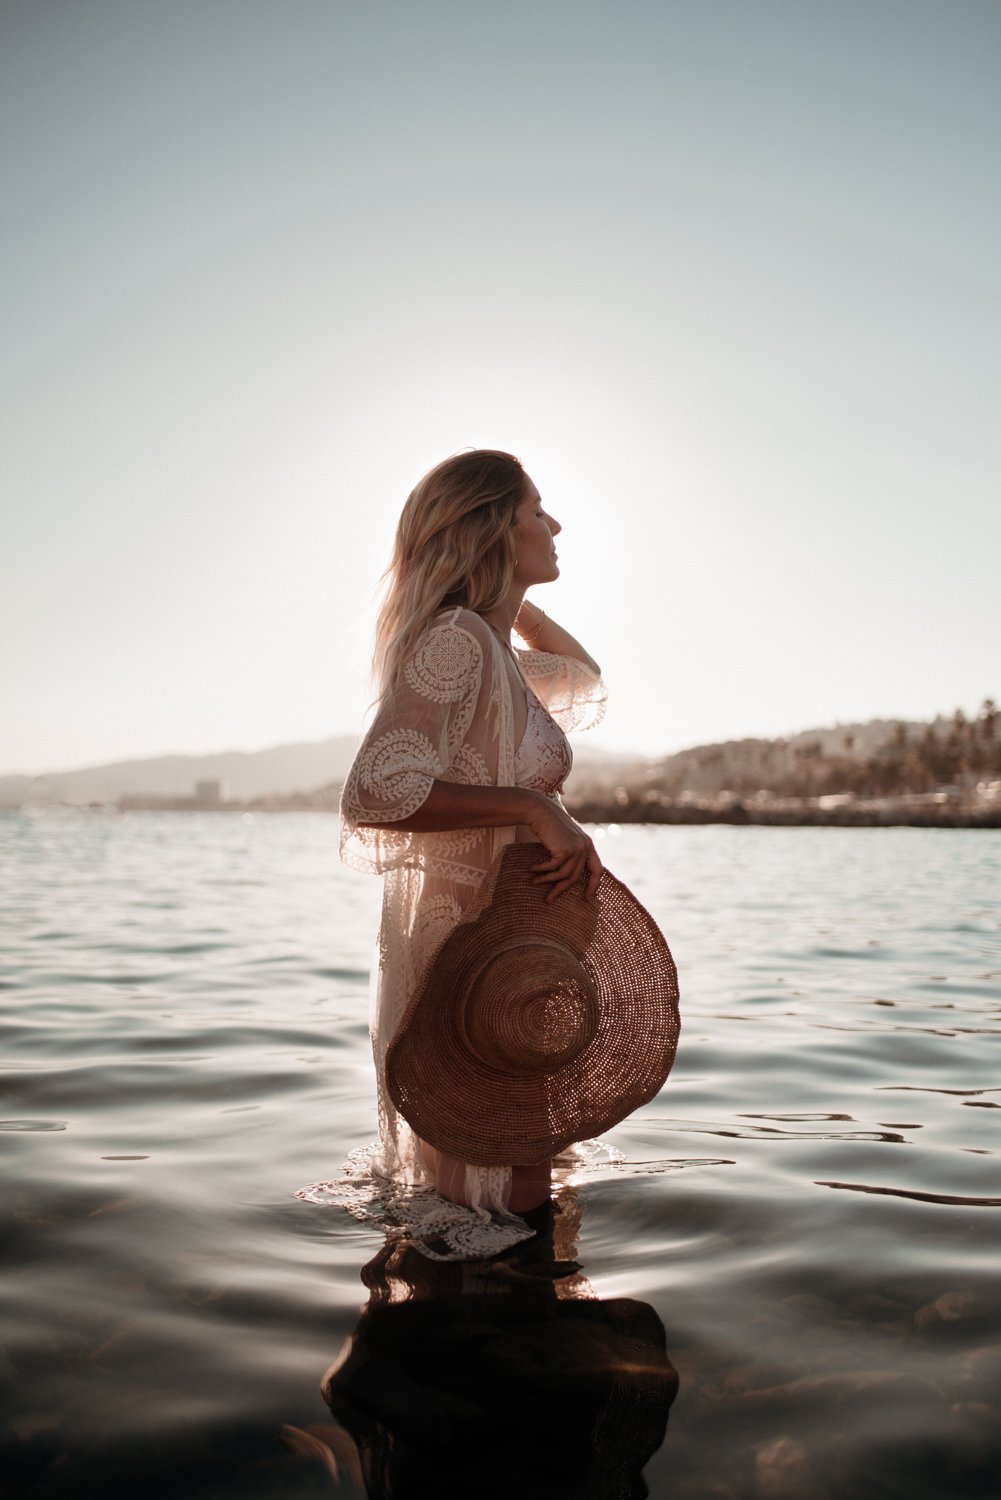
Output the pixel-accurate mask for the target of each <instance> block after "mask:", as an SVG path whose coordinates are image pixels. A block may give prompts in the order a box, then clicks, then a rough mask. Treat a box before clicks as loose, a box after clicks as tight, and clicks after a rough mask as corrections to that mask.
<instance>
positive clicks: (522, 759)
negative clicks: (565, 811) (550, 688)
mask: <svg viewBox="0 0 1001 1500" xmlns="http://www.w3.org/2000/svg"><path fill="white" fill-rule="evenodd" d="M526 697H527V700H528V717H527V719H526V720H525V733H524V734H523V735H522V737H521V744H520V745H519V746H518V748H517V750H516V751H515V756H514V780H515V785H516V786H525V787H530V788H531V790H532V791H534V792H544V793H545V794H546V796H547V797H555V796H556V795H557V794H558V793H559V792H561V791H562V789H563V783H564V781H566V779H567V777H568V776H569V774H570V769H571V767H572V765H573V752H572V751H571V749H570V744H569V741H568V740H567V737H566V735H565V734H564V733H563V731H562V729H561V728H560V726H559V725H558V724H557V723H556V721H555V719H552V718H550V716H549V714H548V713H547V712H546V710H545V709H544V708H543V706H542V704H541V703H540V702H539V700H538V698H536V696H535V694H534V693H532V692H531V691H530V692H528V693H527V694H526Z"/></svg>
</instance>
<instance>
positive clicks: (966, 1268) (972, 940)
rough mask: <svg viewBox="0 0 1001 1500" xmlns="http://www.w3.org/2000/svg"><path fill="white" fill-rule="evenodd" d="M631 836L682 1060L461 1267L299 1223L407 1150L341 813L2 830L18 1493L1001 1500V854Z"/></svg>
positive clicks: (1, 1027)
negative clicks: (396, 1121) (400, 1139)
mask: <svg viewBox="0 0 1001 1500" xmlns="http://www.w3.org/2000/svg"><path fill="white" fill-rule="evenodd" d="M597 832H598V834H599V847H600V849H601V851H602V854H603V857H604V859H605V861H606V863H607V864H608V866H609V867H610V868H611V869H612V870H613V871H614V872H615V873H616V874H617V875H618V876H619V878H620V879H622V880H624V881H625V882H626V883H627V884H628V885H630V886H631V887H632V889H633V891H634V892H635V893H636V895H637V896H638V897H639V899H640V900H641V901H642V902H643V903H644V904H645V905H646V906H647V907H648V909H649V910H650V911H651V912H652V914H653V915H654V916H655V918H656V919H657V921H658V922H659V923H660V925H661V927H662V928H663V930H664V932H665V934H666V936H667V938H668V941H669V942H670V944H671V948H672V951H673V953H674V956H675V959H676V961H677V964H678V969H679V975H680V984H681V995H682V1016H683V1021H682V1034H681V1042H680V1046H679V1051H678V1056H677V1061H676V1063H675V1066H674V1070H673V1073H672V1075H671V1077H670V1079H669V1080H668V1083H667V1084H666V1086H665V1088H664V1089H663V1091H662V1093H661V1094H660V1095H659V1097H658V1098H656V1099H655V1100H654V1101H653V1102H652V1103H650V1104H649V1105H647V1106H646V1107H645V1108H643V1109H642V1110H640V1111H639V1112H638V1113H637V1114H636V1115H635V1116H633V1117H632V1118H631V1119H630V1120H629V1121H627V1122H626V1123H625V1124H623V1125H621V1126H619V1127H618V1128H616V1129H615V1130H613V1131H612V1132H610V1136H609V1141H610V1145H611V1146H612V1147H614V1148H616V1150H609V1151H607V1152H605V1153H604V1155H603V1156H601V1157H600V1158H599V1159H598V1160H597V1162H596V1163H595V1164H594V1165H593V1166H592V1167H591V1168H590V1169H589V1170H587V1171H584V1172H582V1173H579V1174H578V1176H577V1178H576V1179H574V1180H571V1181H568V1182H567V1181H565V1182H563V1183H562V1184H561V1186H560V1189H559V1213H558V1215H557V1216H556V1219H555V1229H553V1228H552V1226H551V1227H550V1232H549V1233H548V1235H547V1234H541V1235H540V1236H539V1241H538V1246H537V1248H536V1251H535V1252H534V1254H532V1255H528V1256H527V1257H522V1258H521V1259H520V1260H519V1259H518V1258H517V1257H515V1258H514V1259H512V1260H511V1261H502V1262H500V1263H498V1264H496V1265H490V1264H487V1265H481V1266H479V1267H471V1268H466V1269H465V1270H462V1268H460V1271H459V1272H457V1271H456V1269H455V1268H454V1267H452V1268H450V1269H446V1270H444V1271H442V1272H441V1273H440V1277H439V1279H438V1280H436V1277H437V1276H438V1275H439V1273H437V1272H435V1271H434V1269H433V1267H431V1263H428V1262H425V1263H424V1265H423V1266H419V1265H417V1266H415V1264H414V1255H413V1252H410V1253H409V1255H408V1254H407V1252H405V1251H404V1250H402V1249H401V1247H400V1246H399V1245H394V1243H393V1242H388V1243H387V1242H386V1240H385V1237H384V1236H383V1234H382V1233H380V1232H379V1231H377V1230H376V1229H375V1228H374V1227H373V1226H372V1225H370V1224H365V1223H359V1222H357V1221H356V1220H354V1219H352V1218H351V1217H349V1216H348V1214H347V1213H345V1212H344V1210H343V1209H340V1208H334V1207H320V1206H317V1205H315V1204H311V1203H306V1202H303V1201H301V1200H299V1199H296V1198H295V1196H294V1194H295V1191H296V1189H298V1188H299V1187H301V1186H303V1185H304V1184H307V1183H310V1182H313V1181H315V1180H317V1179H321V1178H330V1177H334V1176H336V1175H337V1173H338V1171H339V1168H340V1164H341V1162H342V1160H343V1158H344V1157H345V1156H346V1154H347V1152H348V1151H349V1150H351V1149H352V1148H354V1147H356V1146H359V1145H363V1144H364V1143H365V1142H367V1141H369V1140H371V1139H372V1137H373V1134H374V1130H375V1113H374V1098H373V1079H372V1068H371V1061H370V1055H369V1047H368V1016H367V1007H368V994H367V992H368V976H369V968H370V962H371V954H372V945H373V941H374V937H375V930H376V923H377V918H378V903H379V883H378V881H377V880H374V879H372V878H371V877H365V876H361V875H357V874H355V873H353V872H351V871H349V870H347V869H345V868H343V867H342V866H340V865H339V863H338V860H337V854H336V841H337V825H336V820H335V819H333V818H331V817H329V816H327V815H324V814H286V815H276V816H266V815H265V816H262V815H257V816H247V815H240V814H229V813H190V814H189V813H165V814H156V813H135V814H126V815H113V814H103V813H97V812H93V813H85V812H78V813H77V812H71V811H46V812H40V813H34V814H29V813H10V814H5V815H2V816H0V903H2V921H3V943H2V966H0V1007H2V1011H0V1015H2V1019H0V1054H2V1061H3V1072H2V1094H0V1147H2V1152H3V1163H2V1200H0V1224H2V1234H3V1246H2V1270H3V1275H2V1291H0V1296H2V1308H0V1312H2V1319H3V1325H2V1333H0V1395H2V1425H3V1437H2V1440H0V1480H2V1485H0V1488H2V1489H3V1493H4V1494H9V1495H11V1496H15V1497H20V1496H24V1497H25V1500H27V1497H36V1496H63V1495H65V1496H71V1495H73V1496H76V1495H82V1494H88V1495H98V1494H108V1495H111V1494H116V1495H125V1494H127V1495H133V1494H135V1495H141V1496H143V1497H144V1500H145V1497H151V1496H178V1497H180V1496H184V1497H185V1500H188V1497H202V1496H204V1497H209V1496H212V1497H215V1496H237V1495H239V1496H241V1497H256V1496H285V1495H287V1496H296V1497H300V1496H311V1495H317V1496H320V1495H330V1494H336V1495H338V1496H345V1497H350V1496H356V1495H357V1496H361V1495H363V1494H365V1493H366V1491H365V1487H364V1483H365V1480H364V1476H366V1475H367V1483H368V1485H369V1487H370V1490H371V1493H373V1494H375V1493H379V1494H383V1493H384V1494H387V1495H388V1494H399V1495H404V1494H413V1495H420V1494H425V1493H426V1494H435V1493H437V1494H441V1495H444V1496H448V1495H451V1494H453V1493H454V1494H463V1495H467V1496H477V1495H479V1494H488V1493H489V1494H494V1493H501V1492H505V1493H510V1494H511V1495H512V1496H514V1495H515V1494H517V1495H519V1496H520V1497H527V1496H534V1495H538V1496H540V1497H541V1496H553V1497H556V1496H564V1495H566V1496H567V1497H570V1496H575V1497H576V1496H584V1495H591V1494H594V1495H600V1494H608V1495H614V1494H631V1493H635V1494H641V1493H643V1490H642V1483H645V1484H646V1486H647V1487H648V1490H649V1493H650V1494H651V1495H652V1496H654V1497H665V1500H666V1497H668V1496H670V1497H672V1500H744V1497H753V1500H812V1497H817V1500H856V1497H857V1500H872V1497H897V1496H899V1497H901V1500H903V1497H907V1500H923V1497H933V1496H934V1497H936V1500H939V1497H945V1496H948V1497H950V1500H961V1497H962V1500H965V1497H978V1500H983V1497H993V1496H997V1495H1001V1340H999V1332H1001V1288H999V1278H998V1263H999V1254H1001V1171H999V1163H1001V1153H999V1146H1001V1140H999V1133H1001V1048H999V1036H1001V920H999V897H1001V834H998V833H994V832H979V831H948V830H917V829H809V828H802V829H799V828H789V829H763V828H732V827H702V828H656V829H653V828H650V829H647V828H628V829H626V828H623V829H621V830H618V829H615V828H608V829H600V830H597ZM616 1153H621V1156H619V1155H617V1154H616ZM418 1259H420V1258H419V1257H418ZM363 1274H364V1282H363V1280H362V1277H363ZM463 1298H465V1300H464V1301H463V1300H462V1299H463ZM415 1320H417V1321H415ZM420 1320H422V1321H420ZM457 1320H458V1321H457ZM339 1356H340V1357H341V1360H342V1363H341V1365H340V1369H339V1373H338V1374H336V1375H335V1376H334V1377H332V1378H331V1380H329V1381H328V1382H327V1385H326V1386H325V1391H326V1395H327V1398H328V1399H327V1400H326V1401H325V1400H324V1396H323V1394H321V1390H320V1385H321V1380H322V1379H323V1377H324V1373H325V1372H326V1371H327V1370H328V1367H329V1366H331V1364H332V1363H333V1362H335V1361H336V1360H337V1359H338V1357H339ZM603 1360H604V1361H606V1363H607V1369H603V1367H602V1361H603ZM609 1371H610V1372H611V1373H610V1374H609V1373H608V1372H609ZM526 1391H528V1392H530V1394H531V1403H530V1409H529V1408H528V1407H526V1401H525V1392H526ZM519 1399H520V1401H521V1405H520V1406H519V1405H518V1404H517V1403H518V1400H519ZM328 1402H329V1404H328ZM477 1402H478V1403H479V1405H477ZM512 1403H513V1404H512ZM487 1407H489V1414H488V1416H484V1410H485V1409H486V1408H487ZM464 1424H465V1425H464ZM470 1434H472V1437H470ZM589 1445H590V1446H589ZM501 1455H504V1456H503V1458H501ZM574 1455H576V1458H575V1457H574ZM582 1455H583V1456H582ZM464 1464H468V1465H469V1472H468V1473H466V1471H465V1470H464V1469H463V1465H464ZM575 1465H576V1467H575ZM640 1470H642V1475H643V1480H642V1482H641V1481H639V1480H638V1478H637V1476H638V1474H639V1472H640ZM436 1476H437V1479H436ZM464 1476H465V1477H464ZM588 1485H590V1488H588V1487H587V1486H588ZM630 1485H632V1486H633V1488H629V1487H628V1486H630ZM380 1486H381V1488H380ZM408 1486H409V1487H408Z"/></svg>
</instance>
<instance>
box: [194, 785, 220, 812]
mask: <svg viewBox="0 0 1001 1500" xmlns="http://www.w3.org/2000/svg"><path fill="white" fill-rule="evenodd" d="M225 801H226V788H225V786H224V785H223V783H222V782H221V781H196V782H195V806H196V807H222V805H223V803H224V802H225Z"/></svg>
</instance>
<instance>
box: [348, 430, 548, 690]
mask: <svg viewBox="0 0 1001 1500" xmlns="http://www.w3.org/2000/svg"><path fill="white" fill-rule="evenodd" d="M525 486H526V475H525V471H524V469H523V468H522V466H521V461H520V459H517V458H515V457H514V455H513V454H511V453H502V452H501V451H500V450H498V449H495V448H474V449H471V450H470V451H469V452H467V453H457V454H456V455H455V456H454V457H453V458H446V459H445V461H444V463H440V464H438V465H437V466H436V467H435V468H433V469H432V470H431V471H430V472H429V473H427V474H425V475H424V478H423V479H422V480H420V482H419V483H418V484H417V485H415V487H414V488H413V489H412V490H411V492H410V494H409V496H408V497H407V502H406V504H405V505H404V507H403V511H402V514H401V515H400V520H399V524H398V526H397V528H396V541H395V543H394V546H393V555H392V558H391V560H390V564H389V567H388V568H387V569H386V572H385V573H384V575H383V581H384V583H385V585H386V593H385V597H384V599H383V603H382V607H381V609H380V610H379V618H378V621H377V623H376V627H375V661H374V664H373V675H374V678H375V682H376V684H377V687H378V692H379V696H380V698H381V699H382V700H383V701H385V700H386V699H387V698H391V697H392V695H393V693H394V692H395V690H396V688H397V685H398V684H399V681H400V676H401V674H402V671H403V665H404V663H405V661H406V660H407V657H408V656H409V655H410V653H411V652H412V651H413V650H414V648H415V647H416V645H417V643H418V642H419V640H420V639H421V636H422V635H423V634H424V632H425V631H426V630H427V628H428V625H429V624H430V622H431V620H432V618H433V616H434V615H435V613H436V612H437V611H438V610H440V609H444V608H448V607H450V606H453V605H464V606H465V607H466V608H467V609H475V610H478V611H479V612H480V613H481V614H482V613H484V612H486V611H487V610H491V609H494V608H495V607H496V606H497V605H498V604H499V603H500V602H501V600H502V599H503V598H504V596H505V595H506V593H507V591H508V589H509V588H510V587H511V579H512V577H513V575H514V565H515V557H514V538H513V536H512V530H511V528H512V524H513V521H514V513H515V510H516V509H517V506H518V502H519V501H520V500H521V499H522V498H523V497H524V494H525Z"/></svg>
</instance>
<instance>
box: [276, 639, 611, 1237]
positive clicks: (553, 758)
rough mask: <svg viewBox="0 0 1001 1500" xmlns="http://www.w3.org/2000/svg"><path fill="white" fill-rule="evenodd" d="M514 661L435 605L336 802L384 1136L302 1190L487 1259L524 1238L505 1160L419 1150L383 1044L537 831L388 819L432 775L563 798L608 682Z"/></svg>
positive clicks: (411, 805) (544, 656)
mask: <svg viewBox="0 0 1001 1500" xmlns="http://www.w3.org/2000/svg"><path fill="white" fill-rule="evenodd" d="M516 655H517V664H516V661H515V656H514V655H513V654H512V653H511V652H509V651H508V650H507V649H505V647H504V646H503V645H502V644H501V642H500V640H499V639H498V637H497V636H496V635H495V634H494V632H493V631H492V630H491V628H490V627H489V626H488V625H487V624H486V622H485V621H484V620H483V619H482V618H481V617H480V616H479V615H477V614H475V613H474V612H472V611H471V610H467V609H453V610H449V611H447V612H443V613H442V614H440V615H439V616H438V617H437V618H436V619H435V621H434V622H433V624H432V626H431V629H430V630H429V632H428V635H427V636H426V638H425V640H424V641H423V643H422V644H421V645H420V646H419V647H418V649H417V650H416V651H415V653H414V655H413V656H412V657H411V659H410V661H409V662H408V663H407V665H406V668H405V671H404V674H403V682H402V685H401V687H400V688H399V689H398V691H397V693H396V695H395V699H394V701H392V702H391V703H384V704H383V705H382V707H381V708H380V710H379V713H378V714H377V716H376V719H375V722H374V723H373V724H372V727H371V729H370V730H369V731H368V733H367V734H366V736H365V738H364V740H363V742H362V745H361V747H360V749H359V751H358V754H357V756H356V758H355V761H354V764H353V766H352V768H351V771H350V772H349V774H348V778H347V780H346V782H345V785H344V791H343V794H342V798H341V855H342V858H343V859H344V860H345V861H346V862H347V863H348V864H350V865H353V866H354V867H355V868H357V869H360V870H366V871H371V872H374V873H378V874H382V875H383V876H384V877H385V888H384V896H383V908H382V922H381V926H380V930H379V963H378V968H377V971H376V972H375V973H374V975H373V979H374V986H373V997H372V999H373V1004H372V1016H371V1029H372V1046H373V1052H374V1056H375V1066H376V1078H377V1089H378V1104H379V1141H378V1143H377V1144H376V1145H375V1146H372V1147H368V1148H365V1149H364V1150H362V1151H358V1152H354V1153H353V1154H352V1158H350V1159H349V1162H348V1164H347V1167H346V1169H345V1170H346V1176H345V1177H344V1178H342V1179H341V1180H340V1181H339V1182H333V1183H317V1184H313V1185H312V1187H310V1188H303V1189H302V1190H301V1191H300V1194H299V1196H300V1197H305V1198H308V1199H310V1200H312V1201H321V1202H337V1203H340V1204H342V1205H343V1206H345V1207H347V1208H348V1209H349V1210H350V1211H351V1212H353V1213H355V1214H356V1216H357V1217H362V1218H380V1219H384V1220H385V1221H386V1222H387V1223H388V1224H389V1225H390V1226H393V1225H395V1226H397V1228H398V1230H399V1232H401V1233H407V1234H410V1235H411V1236H412V1237H413V1239H414V1240H415V1243H417V1244H418V1246H419V1248H421V1249H422V1250H424V1253H425V1254H430V1255H432V1256H434V1257H436V1258H444V1259H453V1258H467V1257H468V1258H475V1257H480V1256H485V1255H492V1254H495V1253H496V1252H497V1251H498V1250H500V1249H503V1248H505V1246H506V1245H510V1244H513V1243H515V1242H516V1241H517V1240H519V1239H523V1238H525V1237H526V1236H527V1235H528V1234H529V1233H530V1231H529V1230H528V1228H527V1226H526V1225H525V1224H524V1222H523V1221H522V1220H521V1219H520V1218H518V1217H517V1216H516V1215H514V1214H511V1213H510V1212H509V1210H508V1202H509V1199H510V1192H511V1169H510V1168H509V1167H481V1166H477V1165H476V1164H475V1163H464V1164H463V1163H455V1162H452V1161H450V1160H449V1159H447V1158H445V1159H443V1160H442V1162H441V1163H440V1164H439V1163H436V1162H435V1160H434V1158H435V1153H428V1152H422V1150H421V1148H420V1143H419V1142H418V1141H417V1139H416V1137H415V1136H414V1133H413V1132H412V1131H411V1129H410V1127H409V1125H407V1123H406V1121H405V1120H403V1119H402V1118H401V1117H400V1116H399V1115H398V1114H397V1112H396V1110H395V1108H394V1107H393V1103H392V1100H391V1099H390V1098H389V1095H388V1092H387V1089H386V1079H385V1058H386V1051H387V1049H388V1047H389V1044H390V1042H391V1041H392V1039H393V1036H394V1035H395V1032H396V1029H397V1027H398V1026H399V1023H400V1021H401V1019H402V1017H403V1015H404V1012H405V1011H406V1008H407V1004H408V1001H409V999H410V997H411V995H413V994H414V992H415V989H416V987H417V986H418V985H419V983H420V980H421V978H422V975H423V973H424V971H425V969H426V966H427V964H428V962H429V961H430V960H431V959H432V958H433V957H434V954H435V953H436V952H437V950H438V948H439V947H440V946H441V944H442V943H443V942H444V941H445V939H446V938H447V937H448V935H449V933H451V932H452V931H453V929H454V928H455V927H456V925H457V924H458V923H459V922H460V921H461V920H462V917H463V914H464V913H465V911H466V910H467V908H468V907H469V906H470V904H471V903H472V902H473V900H474V899H475V898H476V896H477V893H478V892H479V889H480V886H481V884H482V882H483V879H484V877H485V875H486V873H487V871H488V870H489V869H490V867H491V865H492V864H493V862H494V860H495V859H496V857H497V856H498V855H499V853H500V851H501V849H502V848H503V847H504V845H505V844H508V843H511V842H512V841H513V840H515V839H518V838H531V837H532V835H531V834H530V833H529V832H528V830H526V829H519V828H516V827H507V828H485V829H479V828H473V829H454V830H449V831H448V832H444V833H406V832H402V831H401V830H400V829H399V828H394V826H393V825H394V823H398V822H399V821H400V820H402V819H405V818H409V817H411V816H412V815H413V814H414V813H415V812H416V811H417V809H418V808H419V807H420V806H421V804H422V803H423V801H424V799H425V798H426V797H427V795H428V792H429V791H430V789H431V784H432V782H433V781H434V780H435V779H438V780H443V781H454V782H461V783H465V784H467V785H473V786H525V787H531V788H533V789H534V790H537V791H541V792H543V793H544V794H545V795H547V796H550V797H553V798H557V799H558V797H559V793H560V790H561V788H562V786H563V782H564V780H565V779H566V776H567V774H568V772H569V770H570V766H571V763H572V757H571V753H570V747H569V745H568V743H567V740H566V735H565V732H564V731H567V730H574V729H585V728H590V727H591V726H592V725H594V724H597V723H598V722H599V721H600V719H601V717H602V714H603V712H604V704H605V688H604V684H603V683H602V681H601V679H600V678H599V677H597V676H596V675H595V674H594V672H592V671H591V669H590V668H589V667H587V666H585V665H584V664H583V663H582V662H579V661H576V660H574V659H573V658H570V657H564V656H556V655H553V654H551V653H549V652H539V651H518V652H517V654H516ZM373 824H375V825H377V826H371V825H373ZM428 1085H429V1087H433V1086H434V1080H433V1078H430V1079H429V1080H428ZM456 1168H458V1169H459V1171H460V1173H461V1176H462V1178H463V1179H464V1180H463V1184H462V1186H463V1196H464V1197H465V1200H466V1202H467V1203H468V1204H469V1205H471V1206H470V1207H469V1208H466V1207H463V1206H460V1205H457V1204H455V1203H453V1202H451V1201H448V1200H447V1199H446V1198H444V1197H442V1196H441V1194H440V1193H439V1192H438V1191H437V1189H438V1188H442V1189H443V1190H446V1184H445V1181H444V1180H443V1177H442V1175H441V1174H444V1173H445V1172H446V1170H447V1172H448V1182H449V1183H450V1184H451V1185H452V1187H454V1185H455V1181H456V1177H455V1172H456Z"/></svg>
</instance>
